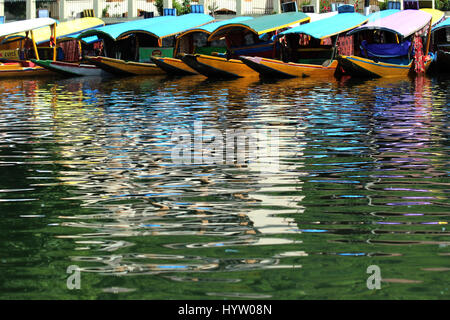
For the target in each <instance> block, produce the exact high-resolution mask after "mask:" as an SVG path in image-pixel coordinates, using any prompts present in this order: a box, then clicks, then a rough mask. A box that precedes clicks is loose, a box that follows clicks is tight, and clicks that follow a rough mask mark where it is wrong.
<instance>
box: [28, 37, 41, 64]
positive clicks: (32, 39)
mask: <svg viewBox="0 0 450 320" xmlns="http://www.w3.org/2000/svg"><path fill="white" fill-rule="evenodd" d="M30 33H31V41H33V49H34V54H35V56H36V60H39V53H38V49H37V46H36V42H35V41H34V33H33V30H30Z"/></svg>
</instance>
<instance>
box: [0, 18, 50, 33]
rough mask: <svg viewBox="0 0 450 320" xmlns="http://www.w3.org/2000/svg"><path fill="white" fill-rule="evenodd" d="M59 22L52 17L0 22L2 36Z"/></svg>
mask: <svg viewBox="0 0 450 320" xmlns="http://www.w3.org/2000/svg"><path fill="white" fill-rule="evenodd" d="M56 23H58V22H57V21H56V20H54V19H52V18H36V19H29V20H22V21H14V22H7V23H4V24H0V37H4V36H9V35H11V34H15V33H20V32H26V31H30V30H34V29H38V28H42V27H48V26H51V25H54V24H56Z"/></svg>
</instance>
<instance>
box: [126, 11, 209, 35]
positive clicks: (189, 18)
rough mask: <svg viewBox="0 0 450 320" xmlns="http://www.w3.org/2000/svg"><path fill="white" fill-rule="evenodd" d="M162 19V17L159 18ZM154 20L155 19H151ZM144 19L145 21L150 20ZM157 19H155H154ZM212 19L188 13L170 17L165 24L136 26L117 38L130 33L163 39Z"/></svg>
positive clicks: (204, 15)
mask: <svg viewBox="0 0 450 320" xmlns="http://www.w3.org/2000/svg"><path fill="white" fill-rule="evenodd" d="M161 18H164V17H161ZM152 19H155V18H152ZM152 19H145V20H152ZM156 19H157V18H156ZM213 20H214V18H213V17H211V16H210V15H207V14H204V13H189V14H185V15H182V16H178V17H172V20H170V21H168V22H165V21H163V22H165V23H156V24H155V23H153V24H151V25H148V26H137V27H135V28H131V29H128V30H127V31H124V32H122V33H121V34H120V35H119V36H118V38H120V37H123V36H126V35H127V34H130V33H137V32H140V33H147V34H149V35H152V36H154V37H156V38H160V39H162V38H165V37H170V36H173V35H176V34H179V33H180V32H183V31H185V30H187V29H191V28H194V27H198V26H202V25H204V24H207V23H209V22H211V21H213Z"/></svg>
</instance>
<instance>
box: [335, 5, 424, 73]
mask: <svg viewBox="0 0 450 320" xmlns="http://www.w3.org/2000/svg"><path fill="white" fill-rule="evenodd" d="M431 19H432V16H431V14H429V13H427V12H424V11H421V10H403V11H399V12H396V13H394V14H391V15H388V16H386V17H383V18H381V19H378V20H375V21H369V22H368V23H367V24H365V25H363V26H361V27H358V28H356V29H353V30H352V31H350V32H349V33H347V34H348V35H355V36H356V37H357V41H358V44H359V45H360V46H359V50H358V51H359V52H358V53H359V54H357V55H341V56H339V57H338V60H339V64H340V66H341V67H342V68H343V69H344V71H345V72H346V73H347V74H350V75H352V76H356V77H407V76H408V75H410V74H415V73H416V71H415V69H416V68H415V63H416V61H415V57H414V56H415V55H414V54H413V48H414V41H417V42H421V35H424V34H427V35H428V36H427V38H426V43H425V44H423V49H424V52H423V60H422V62H423V71H426V70H427V69H428V67H429V65H430V63H431V57H430V56H429V55H428V48H429V44H430V32H429V31H430V27H431ZM416 33H419V34H420V35H416ZM361 40H362V41H361ZM417 63H421V61H418V62H417Z"/></svg>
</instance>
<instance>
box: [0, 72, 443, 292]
mask: <svg viewBox="0 0 450 320" xmlns="http://www.w3.org/2000/svg"><path fill="white" fill-rule="evenodd" d="M449 87H450V78H445V77H444V78H440V79H437V78H417V79H414V80H407V81H399V80H369V81H354V80H352V81H350V80H347V81H344V80H342V81H339V82H338V81H333V82H331V83H330V81H324V82H320V81H312V80H287V81H279V82H263V81H260V80H259V79H257V78H255V79H241V80H233V81H207V80H204V79H203V78H202V77H186V78H181V79H167V78H164V77H163V78H148V77H147V78H140V77H135V78H127V79H109V80H108V79H104V80H101V79H95V78H94V79H66V80H64V79H63V80H62V79H47V80H2V81H1V88H0V100H1V104H0V298H1V299H14V298H26V299H28V298H30V299H38V298H41V299H53V298H56V299H65V298H82V299H116V298H118V299H236V298H238V299H239V298H244V299H246V298H248V299H267V298H271V299H317V298H319V299H344V298H345V299H398V298H402V299H403V298H406V299H423V298H431V299H435V298H437V299H449V298H450V291H449V280H450V276H449V274H450V263H449V256H450V250H449V249H450V247H449V245H450V239H449V235H450V226H449V225H448V222H449V216H450V202H449V192H450V188H449V186H450V178H449V175H450V174H449V173H450V157H449V154H450V144H449V134H450V129H449V127H450V113H449V107H450V103H449V101H450V92H449V90H448V88H449ZM194 121H202V123H203V127H204V129H208V128H217V129H220V130H224V129H226V128H244V129H245V128H257V129H264V128H266V129H267V128H276V129H278V130H279V135H280V139H279V150H280V168H279V169H280V170H279V172H272V173H270V172H261V171H258V170H255V168H253V167H252V166H251V165H249V166H245V165H231V164H223V165H196V164H191V165H186V164H184V165H177V164H174V163H173V162H172V160H171V149H172V147H173V142H171V133H172V132H173V131H174V130H177V129H180V128H191V127H192V126H193V123H194ZM70 265H76V266H79V267H80V268H81V289H80V290H69V289H68V288H67V286H66V280H67V278H68V277H69V276H70V274H68V273H67V272H66V270H67V268H68V267H69V266H70ZM370 265H376V266H379V268H380V270H381V276H382V278H383V282H381V290H369V289H368V288H367V285H366V281H367V278H368V277H369V276H370V274H368V273H367V272H366V271H367V267H368V266H370Z"/></svg>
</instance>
